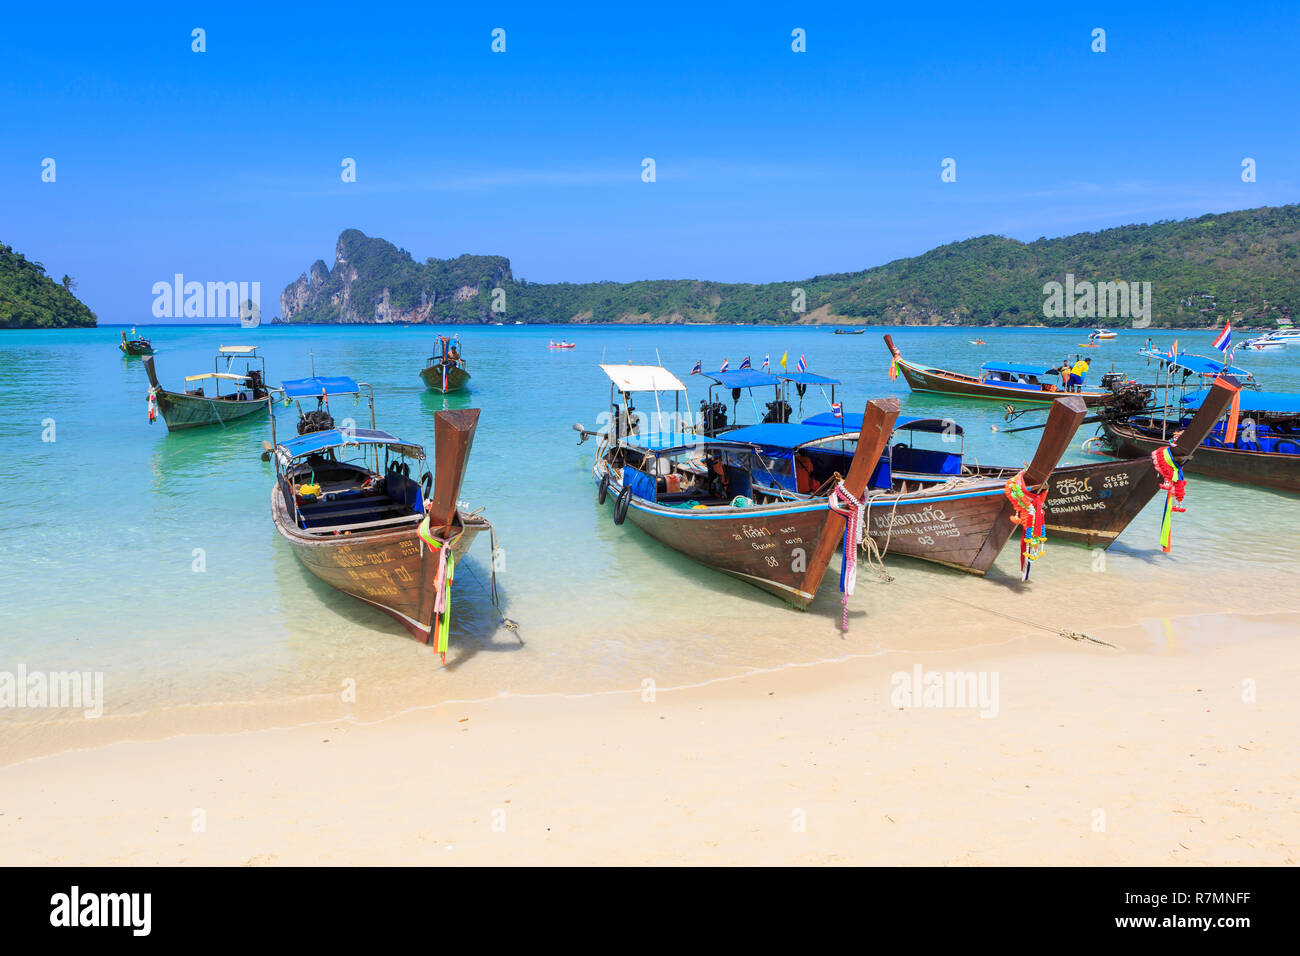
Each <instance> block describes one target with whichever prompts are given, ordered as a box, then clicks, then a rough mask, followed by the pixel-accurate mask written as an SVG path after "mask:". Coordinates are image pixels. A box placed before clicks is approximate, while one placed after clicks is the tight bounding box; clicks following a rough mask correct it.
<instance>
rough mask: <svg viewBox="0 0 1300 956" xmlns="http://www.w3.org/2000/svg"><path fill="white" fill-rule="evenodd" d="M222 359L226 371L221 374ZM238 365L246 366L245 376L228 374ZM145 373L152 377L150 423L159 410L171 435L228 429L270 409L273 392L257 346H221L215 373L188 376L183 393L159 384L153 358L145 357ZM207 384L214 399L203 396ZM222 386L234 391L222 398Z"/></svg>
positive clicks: (239, 373) (243, 372) (264, 363)
mask: <svg viewBox="0 0 1300 956" xmlns="http://www.w3.org/2000/svg"><path fill="white" fill-rule="evenodd" d="M222 359H225V362H226V369H227V371H222V370H221V361H222ZM235 361H242V362H243V371H242V372H230V371H229V368H230V366H231V363H232V362H235ZM144 370H145V374H146V375H148V376H149V396H148V400H149V421H151V422H152V421H154V420H155V419H156V417H157V415H156V414H155V408H156V409H157V411H158V412H161V413H162V418H163V421H164V422H166V423H167V428H168V430H169V431H180V430H181V429H185V428H201V427H202V426H204V425H225V424H227V423H229V422H233V421H239V420H241V419H245V418H249V417H250V416H253V415H260V414H262V413H263V412H265V411H267V410H268V409H269V408H270V407H271V401H272V398H271V390H270V389H268V388H267V387H266V359H264V358H263V357H262V356H260V355H258V354H257V346H256V345H222V346H219V347H218V349H217V357H216V359H215V360H214V361H213V370H212V371H211V372H200V373H199V374H198V375H187V376H185V391H183V392H172V391H168V390H167V389H165V388H163V387H162V386H161V385H159V384H158V374H157V372H155V370H154V364H153V356H152V355H146V356H145V357H144ZM205 382H210V383H211V384H212V392H213V393H212V394H211V395H207V394H205V393H204V385H203V383H205ZM222 382H228V383H231V384H232V385H233V391H229V392H227V393H226V394H225V395H222V394H221V383H222ZM191 386H193V387H191Z"/></svg>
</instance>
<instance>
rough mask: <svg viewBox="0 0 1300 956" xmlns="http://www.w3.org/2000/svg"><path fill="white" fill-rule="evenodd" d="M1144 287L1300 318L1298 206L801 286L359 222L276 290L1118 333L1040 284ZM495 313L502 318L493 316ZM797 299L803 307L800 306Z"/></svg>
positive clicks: (665, 316)
mask: <svg viewBox="0 0 1300 956" xmlns="http://www.w3.org/2000/svg"><path fill="white" fill-rule="evenodd" d="M1067 274H1068V275H1072V276H1073V277H1074V281H1075V282H1080V283H1082V282H1088V283H1103V282H1125V283H1128V284H1129V285H1131V286H1132V285H1136V284H1141V283H1150V292H1151V309H1150V316H1151V319H1152V324H1153V325H1155V326H1160V325H1176V326H1188V325H1190V326H1202V325H1203V326H1213V325H1221V324H1222V323H1223V321H1224V320H1225V319H1228V318H1231V319H1233V320H1234V321H1236V322H1237V323H1238V324H1243V325H1272V324H1273V323H1274V321H1275V320H1277V319H1279V318H1290V317H1291V316H1293V315H1295V314H1297V313H1300V282H1298V281H1297V280H1300V205H1291V206H1280V207H1264V208H1260V209H1248V210H1242V211H1239V212H1230V213H1220V214H1214V215H1206V216H1201V217H1199V218H1196V219H1187V220H1182V221H1177V222H1174V221H1163V222H1156V223H1152V224H1149V225H1132V226H1120V227H1118V228H1115V229H1106V230H1103V231H1101V232H1088V233H1080V234H1078V235H1073V236H1065V237H1062V238H1059V239H1038V240H1036V241H1034V242H1028V243H1026V242H1019V241H1017V240H1015V239H1007V238H1004V237H1001V236H981V237H979V238H975V239H967V240H964V241H962V242H954V243H949V244H948V245H944V246H940V247H938V248H937V249H932V250H931V251H929V252H927V253H924V254H923V255H920V256H915V257H913V258H908V259H898V260H895V261H894V262H890V263H887V264H885V265H882V266H876V267H874V268H871V269H866V270H864V271H861V272H847V273H838V274H832V275H820V276H814V277H812V278H809V279H803V280H798V281H793V282H775V283H766V284H740V283H722V282H709V281H700V280H692V279H684V280H672V279H661V280H645V281H640V282H626V283H619V282H589V283H567V282H562V283H554V284H548V283H533V282H527V281H524V280H518V281H517V280H515V279H514V277H513V275H512V273H511V269H510V262H509V260H508V259H505V258H503V257H500V256H461V257H459V258H457V259H449V260H439V259H428V260H426V261H425V262H424V263H416V262H415V261H414V260H413V259H412V257H411V255H410V254H409V253H408V252H406V251H405V250H402V249H398V248H397V247H395V246H393V245H392V244H391V243H388V242H385V241H384V240H382V239H373V238H370V237H367V236H365V235H364V234H363V233H361V232H360V231H358V230H355V229H349V230H347V231H346V232H344V233H343V234H342V235H341V236H340V237H339V242H338V248H337V250H336V261H335V266H334V268H333V269H332V270H331V269H328V268H327V267H326V266H325V263H323V262H317V263H316V264H315V265H314V266H313V267H312V270H311V273H310V275H308V274H307V273H304V274H303V275H302V276H301V277H300V278H299V279H298V281H297V282H295V283H292V284H291V285H290V286H289V287H288V288H286V289H285V292H284V294H283V295H282V296H281V306H282V312H283V315H284V317H285V319H286V320H287V321H291V322H340V321H342V322H372V321H376V317H377V316H378V317H379V320H380V321H390V322H439V323H443V322H484V321H516V320H518V321H524V322H715V323H736V322H745V323H750V322H771V323H790V322H850V323H857V324H867V323H872V324H882V325H888V324H905V325H912V324H941V323H963V324H989V325H1026V324H1046V325H1078V326H1092V325H1099V324H1107V322H1109V323H1110V324H1124V323H1126V319H1125V318H1124V317H1122V316H1106V315H1096V316H1088V315H1083V316H1065V315H1058V316H1047V315H1045V312H1044V302H1045V299H1046V295H1045V293H1044V286H1045V285H1046V284H1047V283H1049V282H1065V281H1066V276H1067ZM494 290H500V292H498V293H497V295H496V299H495V301H496V304H497V305H498V307H499V306H502V305H504V311H500V310H499V309H498V310H494V309H493V302H494V297H493V291H494ZM800 305H801V306H802V309H799V308H797V307H798V306H800Z"/></svg>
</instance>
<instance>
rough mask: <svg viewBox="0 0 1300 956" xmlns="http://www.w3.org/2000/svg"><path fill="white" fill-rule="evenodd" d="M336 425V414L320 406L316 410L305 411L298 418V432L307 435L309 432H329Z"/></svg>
mask: <svg viewBox="0 0 1300 956" xmlns="http://www.w3.org/2000/svg"><path fill="white" fill-rule="evenodd" d="M333 427H334V416H333V415H331V414H330V413H329V410H328V409H326V408H318V409H316V410H315V411H311V412H303V413H302V415H301V416H300V417H299V419H298V434H299V435H306V434H308V433H309V432H327V431H329V430H330V429H331V428H333Z"/></svg>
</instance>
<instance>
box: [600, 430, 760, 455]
mask: <svg viewBox="0 0 1300 956" xmlns="http://www.w3.org/2000/svg"><path fill="white" fill-rule="evenodd" d="M622 444H623V447H624V448H630V449H632V450H633V451H652V452H655V453H656V454H660V455H662V454H668V453H670V452H678V451H686V450H688V449H692V448H703V447H704V446H706V445H729V444H730V445H743V444H745V443H744V442H738V441H732V440H731V437H730V433H728V434H726V435H720V436H718V437H716V438H706V437H705V436H703V435H694V434H691V433H690V432H654V433H652V434H649V435H628V436H627V437H625V438H624V439H623V441H622Z"/></svg>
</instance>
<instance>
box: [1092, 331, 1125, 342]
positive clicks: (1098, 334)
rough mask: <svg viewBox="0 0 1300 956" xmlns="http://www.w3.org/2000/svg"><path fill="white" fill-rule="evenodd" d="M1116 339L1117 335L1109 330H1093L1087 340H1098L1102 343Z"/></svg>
mask: <svg viewBox="0 0 1300 956" xmlns="http://www.w3.org/2000/svg"><path fill="white" fill-rule="evenodd" d="M1117 337H1118V333H1116V332H1112V331H1111V330H1110V329H1093V330H1092V334H1090V335H1089V336H1088V338H1090V339H1100V340H1102V341H1105V340H1106V339H1113V338H1117Z"/></svg>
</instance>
